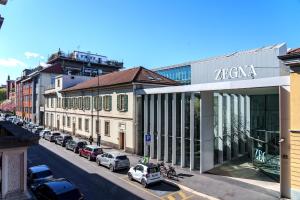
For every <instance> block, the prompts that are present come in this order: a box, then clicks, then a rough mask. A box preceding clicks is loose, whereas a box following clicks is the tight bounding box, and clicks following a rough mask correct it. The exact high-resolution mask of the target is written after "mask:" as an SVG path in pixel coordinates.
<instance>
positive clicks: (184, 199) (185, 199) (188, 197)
mask: <svg viewBox="0 0 300 200" xmlns="http://www.w3.org/2000/svg"><path fill="white" fill-rule="evenodd" d="M193 196H194V195H190V196H187V197H185V198H183V199H182V200H187V199H190V198H192V197H193Z"/></svg>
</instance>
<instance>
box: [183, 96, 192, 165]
mask: <svg viewBox="0 0 300 200" xmlns="http://www.w3.org/2000/svg"><path fill="white" fill-rule="evenodd" d="M190 101H191V93H185V103H184V105H185V123H184V130H185V135H184V142H185V144H184V146H185V167H190V141H191V140H190Z"/></svg>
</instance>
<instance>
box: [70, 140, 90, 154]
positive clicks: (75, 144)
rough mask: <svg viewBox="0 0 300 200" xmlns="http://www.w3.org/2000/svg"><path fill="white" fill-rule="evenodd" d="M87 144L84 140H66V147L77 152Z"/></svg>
mask: <svg viewBox="0 0 300 200" xmlns="http://www.w3.org/2000/svg"><path fill="white" fill-rule="evenodd" d="M87 144H88V143H87V142H86V141H84V140H68V142H67V143H66V149H68V150H72V151H73V152H74V153H79V149H82V148H84V147H85V146H86V145H87Z"/></svg>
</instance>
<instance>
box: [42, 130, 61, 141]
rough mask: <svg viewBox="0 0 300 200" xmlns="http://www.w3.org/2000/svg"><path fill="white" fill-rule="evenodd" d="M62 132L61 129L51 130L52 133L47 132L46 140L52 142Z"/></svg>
mask: <svg viewBox="0 0 300 200" xmlns="http://www.w3.org/2000/svg"><path fill="white" fill-rule="evenodd" d="M60 134H61V133H60V132H59V131H50V133H47V134H45V136H44V138H45V140H49V141H50V142H54V141H55V138H56V137H57V136H59V135H60Z"/></svg>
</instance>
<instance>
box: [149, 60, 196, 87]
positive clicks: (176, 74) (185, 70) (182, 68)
mask: <svg viewBox="0 0 300 200" xmlns="http://www.w3.org/2000/svg"><path fill="white" fill-rule="evenodd" d="M152 70H153V71H155V72H156V73H158V74H160V75H163V76H165V77H167V78H169V79H172V80H174V81H177V82H178V83H180V84H182V85H189V84H191V63H182V64H179V65H172V66H167V67H161V68H155V69H152Z"/></svg>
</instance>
